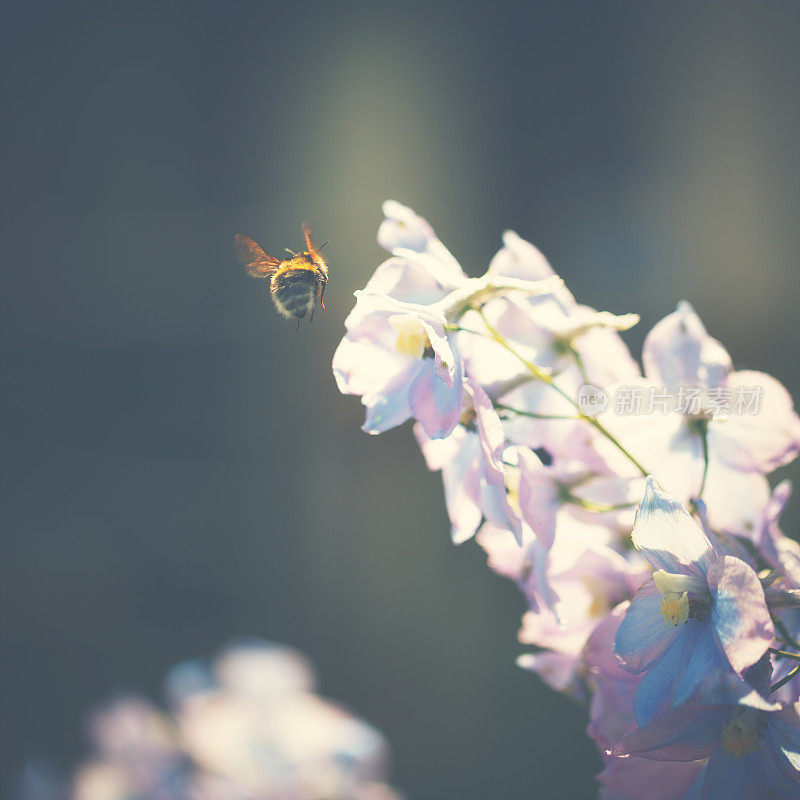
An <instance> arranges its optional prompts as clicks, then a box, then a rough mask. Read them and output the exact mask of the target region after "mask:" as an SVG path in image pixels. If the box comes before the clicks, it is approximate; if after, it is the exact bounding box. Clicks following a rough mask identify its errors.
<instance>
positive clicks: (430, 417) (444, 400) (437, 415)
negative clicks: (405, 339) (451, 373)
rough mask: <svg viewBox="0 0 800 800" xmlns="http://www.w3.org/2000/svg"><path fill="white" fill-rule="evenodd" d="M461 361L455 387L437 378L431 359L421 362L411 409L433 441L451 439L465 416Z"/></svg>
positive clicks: (411, 392)
mask: <svg viewBox="0 0 800 800" xmlns="http://www.w3.org/2000/svg"><path fill="white" fill-rule="evenodd" d="M454 356H455V357H456V360H457V373H456V375H457V377H456V379H455V381H454V382H453V385H452V386H447V385H446V384H445V382H444V381H443V380H442V379H441V378H439V377H438V376H437V375H436V372H435V370H434V365H433V364H432V363H431V360H430V359H427V358H426V359H423V360H422V361H420V362H418V363H419V364H420V368H419V369H418V370H417V373H416V376H415V377H414V379H413V381H412V382H411V386H410V387H409V390H408V399H409V405H410V407H411V411H412V413H413V415H414V416H415V417H416V419H417V420H419V423H420V425H422V428H423V430H424V431H425V433H426V434H427V435H428V436H429V437H430V438H431V439H443V438H444V437H445V436H449V435H450V434H451V433H452V432H453V429H454V428H455V426H456V425H457V424H458V418H459V416H460V415H461V404H462V397H463V394H464V387H463V383H462V379H461V362H460V360H458V354H457V353H455V352H454Z"/></svg>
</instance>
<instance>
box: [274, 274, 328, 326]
mask: <svg viewBox="0 0 800 800" xmlns="http://www.w3.org/2000/svg"><path fill="white" fill-rule="evenodd" d="M316 286H317V278H316V275H315V274H314V272H313V270H309V269H292V270H287V271H286V272H282V273H279V274H276V275H275V276H273V279H272V285H271V292H272V299H273V301H274V302H275V307H276V308H277V309H278V311H280V312H281V313H282V314H285V315H286V316H287V317H296V318H297V319H302V318H303V317H304V316H305V315H306V313H308V311H310V310H311V308H312V307H313V305H314V293H315V291H316Z"/></svg>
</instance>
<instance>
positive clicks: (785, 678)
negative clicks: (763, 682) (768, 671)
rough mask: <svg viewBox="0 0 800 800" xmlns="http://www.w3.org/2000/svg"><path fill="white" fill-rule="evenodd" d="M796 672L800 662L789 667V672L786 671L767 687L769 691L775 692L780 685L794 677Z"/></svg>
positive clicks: (798, 669) (798, 670)
mask: <svg viewBox="0 0 800 800" xmlns="http://www.w3.org/2000/svg"><path fill="white" fill-rule="evenodd" d="M798 672H800V664H798V665H797V666H796V667H792V669H790V670H789V672H787V673H786V675H784V676H783V677H782V678H781V679H780V680H779V681H778V682H777V683H773V684H772V686H770V687H769V690H770V692H777V691H778V689H780V688H781V686H784V685H785V684H787V683H789V681H790V680H791V679H792V678H794V676H795V675H797V673H798Z"/></svg>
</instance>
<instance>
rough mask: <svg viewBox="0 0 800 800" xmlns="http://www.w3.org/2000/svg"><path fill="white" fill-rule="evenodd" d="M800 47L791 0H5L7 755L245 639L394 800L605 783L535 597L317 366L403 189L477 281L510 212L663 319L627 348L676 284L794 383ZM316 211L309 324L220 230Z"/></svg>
mask: <svg viewBox="0 0 800 800" xmlns="http://www.w3.org/2000/svg"><path fill="white" fill-rule="evenodd" d="M799 38H800V9H799V8H798V6H797V4H796V3H793V2H786V3H769V2H766V3H757V4H756V3H753V4H752V5H749V6H743V5H736V4H732V3H697V2H692V3H659V4H657V5H650V4H648V3H641V2H638V3H628V4H617V3H602V2H585V3H569V2H564V3H557V2H542V3H514V4H510V3H482V4H469V3H463V2H459V3H455V2H454V3H441V4H425V5H416V6H415V5H410V4H407V3H396V4H393V5H392V6H391V7H390V6H385V7H380V6H376V5H375V4H373V3H363V4H361V3H333V2H329V3H325V2H316V3H311V2H307V3H294V4H282V3H214V4H207V3H204V4H201V3H189V2H186V3H175V2H162V3H152V4H150V3H103V4H97V5H90V4H82V3H32V2H28V3H21V4H17V3H9V2H3V3H2V4H0V66H1V71H0V82H1V83H0V87H1V91H2V97H1V98H0V99H1V100H2V102H1V103H0V113H1V114H2V125H0V201H1V202H2V217H0V248H1V250H0V255H1V256H2V267H3V278H2V281H3V285H2V307H1V308H0V313H1V314H2V316H1V317H0V330H1V331H2V358H3V391H2V419H3V427H2V450H3V462H2V523H3V545H2V550H1V551H0V592H2V597H1V598H0V622H1V624H2V637H3V651H2V661H1V662H0V663H1V664H2V675H3V678H2V690H3V698H2V709H3V710H2V714H0V737H1V738H0V759H2V769H3V774H4V778H5V779H8V777H9V776H10V775H12V774H14V772H15V771H16V770H17V769H19V767H20V765H21V764H22V763H23V760H24V758H25V757H26V756H27V755H30V754H35V753H38V754H43V755H47V756H49V757H51V758H53V759H54V760H55V761H56V762H57V763H59V764H61V765H62V766H67V765H69V764H70V763H71V762H72V761H73V760H74V759H76V758H78V757H79V756H80V755H81V754H82V753H83V752H84V747H85V745H84V740H83V733H82V718H83V715H84V713H85V712H86V710H87V709H88V708H89V707H91V706H92V705H93V704H96V703H98V702H100V701H101V700H102V699H104V698H105V697H106V696H107V695H108V694H109V693H110V692H111V691H112V690H113V689H115V688H117V687H127V688H134V689H141V690H143V691H145V692H148V693H150V694H151V695H152V696H157V695H158V693H159V690H160V681H161V678H162V676H163V675H164V672H165V670H166V669H167V668H168V667H169V666H170V665H171V664H173V663H174V662H176V661H177V660H180V659H183V658H186V657H189V656H194V655H200V654H209V653H211V652H213V651H214V650H215V649H217V648H218V647H219V646H220V645H221V644H222V643H223V642H224V641H225V640H227V639H228V638H230V637H233V636H238V635H261V636H266V637H269V638H273V639H276V640H279V641H284V642H289V643H292V644H295V645H297V646H299V647H300V648H302V649H303V650H304V651H305V652H307V653H308V654H309V656H310V657H311V658H312V659H313V660H314V661H315V662H316V664H317V665H318V667H319V670H320V673H321V681H322V689H323V691H324V692H325V693H326V694H328V695H330V696H332V697H335V698H338V699H340V700H342V701H344V702H346V703H347V704H349V705H350V706H351V707H352V708H353V709H355V710H356V711H357V712H358V713H359V714H361V715H363V716H364V717H366V718H367V719H369V720H371V721H372V722H374V723H375V724H376V725H377V726H378V727H379V728H380V729H381V730H383V731H384V732H385V733H386V734H387V736H388V737H389V739H390V741H391V743H392V745H393V751H394V779H395V782H396V783H397V784H398V785H399V786H400V787H402V788H403V789H404V790H405V791H406V792H407V794H408V796H409V798H413V799H414V800H429V799H435V800H439V799H440V798H445V799H446V800H449V798H453V800H485V799H486V798H488V797H492V798H504V800H515V799H517V798H520V799H521V798H531V797H576V798H583V797H590V796H591V795H592V794H593V792H594V788H593V782H592V774H593V772H594V771H595V770H596V769H597V766H598V760H597V758H596V757H595V756H594V754H593V748H592V746H591V745H590V743H589V742H588V741H587V740H586V739H585V738H584V736H583V727H584V725H585V715H584V712H583V711H582V710H581V709H578V708H576V707H573V705H572V704H571V703H570V702H569V701H567V700H565V699H563V698H561V697H558V696H556V695H555V694H553V693H551V692H549V691H548V690H546V689H545V688H543V686H542V685H541V684H540V683H539V682H538V680H537V679H536V678H534V677H532V676H530V675H528V674H526V673H523V672H521V671H520V670H518V669H517V668H516V667H515V666H514V663H513V660H514V656H515V655H516V654H517V652H519V650H520V648H519V646H518V645H517V644H516V642H515V634H516V629H517V626H518V623H519V617H520V614H521V612H522V610H523V607H522V602H521V599H520V598H519V597H518V596H517V593H516V590H515V589H514V587H513V586H511V585H509V584H506V583H504V582H503V581H502V580H501V579H499V578H497V577H495V576H494V575H492V574H491V573H490V571H489V570H488V569H487V568H486V567H485V565H484V559H483V556H482V554H481V552H480V550H479V549H478V548H477V547H476V546H475V545H473V544H467V545H465V546H463V547H460V548H455V547H453V546H452V545H451V544H450V543H449V540H448V531H447V525H446V518H445V513H444V508H443V503H442V497H441V486H440V482H439V478H438V476H437V475H434V474H430V473H428V472H426V470H425V468H424V465H423V462H422V459H421V457H420V455H419V454H418V452H417V449H416V446H415V444H414V443H413V441H412V437H411V435H410V432H409V430H408V429H407V428H404V429H401V430H398V431H394V432H392V433H389V434H387V435H385V436H381V437H379V438H370V437H368V436H366V435H365V434H362V433H361V432H360V431H359V425H360V423H361V420H362V409H361V406H360V404H359V402H358V400H357V399H355V398H347V397H342V396H340V395H339V394H338V393H337V391H336V388H335V386H334V383H333V380H332V377H331V372H330V359H331V355H332V352H333V349H334V347H335V345H336V343H337V341H338V339H339V338H340V336H341V334H342V331H343V328H342V321H343V319H344V317H345V315H346V314H347V312H348V310H349V309H350V307H351V305H352V302H353V300H352V297H351V292H352V291H353V290H354V289H356V288H359V287H361V286H362V285H363V284H364V283H365V281H366V279H367V278H368V276H369V275H370V274H371V272H372V270H373V269H374V267H375V266H376V265H377V264H378V263H379V261H380V259H381V258H382V255H381V253H380V251H379V249H378V247H377V245H376V244H375V232H376V229H377V225H378V223H379V221H380V203H381V201H382V200H383V199H384V198H386V197H395V198H396V199H398V200H401V201H403V202H406V203H408V204H410V205H412V206H414V207H415V208H416V209H417V210H418V211H419V212H420V213H423V214H424V215H426V216H427V217H428V218H429V219H430V221H431V222H432V223H433V224H434V225H435V227H436V228H437V231H438V232H439V234H440V236H441V238H442V239H443V240H444V241H445V242H446V243H447V244H448V245H449V246H450V247H451V249H452V250H453V252H454V253H455V254H456V256H458V257H459V258H460V259H461V260H462V263H463V264H464V265H465V268H466V269H467V271H469V272H470V273H471V274H478V273H479V272H481V271H482V270H483V268H484V267H485V265H486V263H487V260H488V259H489V257H490V256H491V255H492V253H493V252H494V251H495V250H496V248H497V247H498V245H499V237H500V233H501V231H502V230H503V229H504V228H506V227H512V228H515V229H516V230H517V231H518V232H519V233H520V234H522V235H523V236H525V237H527V238H529V239H531V240H533V241H534V242H536V243H537V244H538V245H539V246H540V247H541V248H542V249H543V250H544V252H545V253H546V254H547V255H548V256H549V257H550V259H551V261H552V262H553V264H554V265H555V266H556V268H557V269H558V270H559V271H560V272H561V273H562V274H563V276H564V277H565V278H566V279H567V281H568V284H569V285H570V287H571V288H572V289H573V291H574V293H575V294H576V295H577V297H578V298H579V299H580V300H582V301H584V302H588V303H590V304H592V305H595V306H597V307H599V308H607V309H610V310H612V311H615V312H626V311H638V312H640V313H642V316H643V322H642V326H641V330H634V331H632V332H631V334H629V335H628V340H629V341H630V342H631V344H632V346H633V347H634V348H635V349H636V351H637V353H638V348H639V346H640V344H641V339H642V337H643V335H644V333H645V332H646V330H647V328H648V327H649V326H650V325H652V324H653V323H654V322H655V321H656V320H657V319H659V318H660V317H661V316H663V315H664V314H666V313H668V312H670V311H671V310H672V309H673V308H674V306H675V303H676V302H677V301H678V300H679V299H681V298H682V297H686V298H688V299H690V300H691V301H692V302H693V303H694V305H695V306H696V308H697V309H698V311H699V312H700V314H701V316H702V317H703V319H704V321H705V322H706V324H707V327H708V328H709V330H710V331H711V332H712V333H713V334H714V335H716V336H717V337H718V338H720V339H721V340H722V341H723V342H725V343H726V344H727V345H728V347H729V349H730V350H731V352H732V354H733V356H734V359H735V360H736V362H737V363H739V364H743V365H747V366H751V367H756V368H762V369H765V370H767V371H770V372H772V373H773V374H775V375H776V376H778V377H779V378H780V379H782V380H783V381H784V382H785V383H786V385H787V386H788V388H789V390H790V391H791V392H792V393H793V394H794V395H795V396H797V395H798V394H800V366H798V360H797V311H796V309H797V303H798V295H799V293H800V290H798V286H797V278H798V269H797V265H798V254H800V225H798V224H797V221H798V218H800V180H799V178H800V151H799V150H798V145H797V131H798V123H800V106H799V104H798V94H797V85H798V79H800V50H798V47H797V42H798V39H799ZM303 219H308V220H310V221H311V222H312V223H313V225H314V230H315V233H316V234H317V237H318V238H319V239H330V240H331V243H330V244H329V245H328V249H327V250H326V255H327V257H328V259H329V260H330V265H331V280H330V284H329V289H328V294H327V298H326V299H327V301H328V302H327V305H328V310H327V312H326V313H325V314H322V315H319V316H318V320H317V321H315V323H314V326H313V327H312V328H308V329H305V330H302V331H301V332H300V334H298V335H297V336H293V335H292V323H290V322H287V321H285V320H282V319H280V318H279V317H278V316H277V315H276V314H275V313H274V311H273V309H272V308H271V306H270V303H269V301H268V298H267V297H266V296H265V287H264V285H263V284H260V283H256V282H254V281H251V280H249V279H248V278H247V277H246V276H245V275H244V274H243V272H242V270H241V268H240V267H239V266H238V264H237V263H236V262H235V260H234V257H233V254H232V247H231V243H232V238H233V234H234V233H235V232H237V231H241V232H245V233H248V234H250V235H252V236H254V237H256V238H257V239H258V240H259V241H261V242H262V243H263V244H264V245H265V246H267V247H268V248H270V249H272V250H273V251H280V250H281V249H282V248H283V247H286V246H288V247H292V248H295V249H296V248H298V247H299V246H300V245H301V236H300V222H301V221H302V220H303ZM788 474H790V475H794V476H795V477H797V475H798V474H800V473H798V470H797V469H795V468H793V469H790V470H789V471H788ZM798 519H800V513H799V512H798V503H797V502H795V503H794V504H793V505H792V506H791V508H790V511H789V513H788V517H787V528H788V529H789V530H792V531H793V530H794V529H795V526H796V524H797V522H798Z"/></svg>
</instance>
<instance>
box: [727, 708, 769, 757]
mask: <svg viewBox="0 0 800 800" xmlns="http://www.w3.org/2000/svg"><path fill="white" fill-rule="evenodd" d="M758 717H759V715H758V712H757V711H755V710H753V709H752V708H740V709H737V710H736V711H734V712H733V714H731V715H730V717H728V721H727V722H726V723H725V727H724V728H723V729H722V749H723V750H724V751H725V752H726V753H727V754H728V755H730V756H734V757H736V758H740V757H741V756H746V755H749V754H750V753H755V751H756V750H758V746H759V741H758V740H759V728H760V725H759V719H758Z"/></svg>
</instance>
